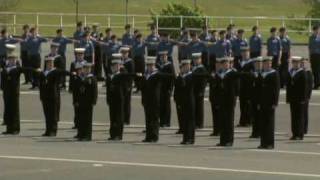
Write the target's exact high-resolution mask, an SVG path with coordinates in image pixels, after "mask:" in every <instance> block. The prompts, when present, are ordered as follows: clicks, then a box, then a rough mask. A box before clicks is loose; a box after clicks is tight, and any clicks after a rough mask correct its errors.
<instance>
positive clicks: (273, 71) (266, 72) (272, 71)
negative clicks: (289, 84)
mask: <svg viewBox="0 0 320 180" xmlns="http://www.w3.org/2000/svg"><path fill="white" fill-rule="evenodd" d="M275 72H276V70H274V69H270V70H269V71H263V72H262V74H261V75H262V77H263V78H266V77H267V76H268V75H269V74H272V73H275Z"/></svg>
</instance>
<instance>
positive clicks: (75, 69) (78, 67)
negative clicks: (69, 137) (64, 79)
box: [70, 61, 86, 138]
mask: <svg viewBox="0 0 320 180" xmlns="http://www.w3.org/2000/svg"><path fill="white" fill-rule="evenodd" d="M85 63H86V61H82V62H81V61H74V62H73V63H72V64H71V65H72V67H71V71H70V79H72V82H73V86H75V82H77V81H78V80H79V79H80V78H81V77H80V75H81V74H82V72H83V66H84V64H85ZM76 92H77V89H75V90H74V91H70V93H71V94H72V105H73V109H74V118H73V121H74V127H73V128H72V129H77V134H76V135H75V136H74V138H78V137H79V128H78V127H79V118H80V117H79V114H80V112H79V104H78V103H77V98H78V97H77V93H76Z"/></svg>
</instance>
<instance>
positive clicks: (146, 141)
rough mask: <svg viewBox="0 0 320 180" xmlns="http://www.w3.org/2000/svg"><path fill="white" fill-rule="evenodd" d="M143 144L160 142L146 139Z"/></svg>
mask: <svg viewBox="0 0 320 180" xmlns="http://www.w3.org/2000/svg"><path fill="white" fill-rule="evenodd" d="M142 142H144V143H156V142H158V140H156V139H144V140H142Z"/></svg>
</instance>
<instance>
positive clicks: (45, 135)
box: [41, 132, 49, 137]
mask: <svg viewBox="0 0 320 180" xmlns="http://www.w3.org/2000/svg"><path fill="white" fill-rule="evenodd" d="M41 136H43V137H47V136H49V133H48V132H45V133H43V134H42V135H41Z"/></svg>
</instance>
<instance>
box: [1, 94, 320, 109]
mask: <svg viewBox="0 0 320 180" xmlns="http://www.w3.org/2000/svg"><path fill="white" fill-rule="evenodd" d="M0 94H1V93H0ZM20 94H21V95H39V92H38V91H21V92H20ZM315 95H320V92H319V93H318V92H317V93H316V94H315ZM98 97H99V98H105V97H106V95H105V94H99V95H98ZM132 98H133V99H141V96H138V95H132ZM204 101H206V102H209V98H204ZM279 104H280V105H285V104H287V103H286V102H284V101H280V102H279ZM309 105H310V106H320V103H313V102H310V103H309Z"/></svg>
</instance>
